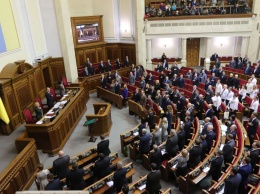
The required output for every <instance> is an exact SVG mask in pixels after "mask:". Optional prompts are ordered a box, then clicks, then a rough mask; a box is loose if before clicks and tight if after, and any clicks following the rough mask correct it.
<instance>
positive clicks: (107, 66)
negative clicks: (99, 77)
mask: <svg viewBox="0 0 260 194" xmlns="http://www.w3.org/2000/svg"><path fill="white" fill-rule="evenodd" d="M106 71H112V64H111V63H110V64H108V63H107V65H106Z"/></svg>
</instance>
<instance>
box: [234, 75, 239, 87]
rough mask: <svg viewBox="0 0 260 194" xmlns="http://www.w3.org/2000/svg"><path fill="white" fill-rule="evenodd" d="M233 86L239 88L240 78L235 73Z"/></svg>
mask: <svg viewBox="0 0 260 194" xmlns="http://www.w3.org/2000/svg"><path fill="white" fill-rule="evenodd" d="M233 87H234V88H235V89H237V90H238V89H239V79H238V75H237V74H236V75H235V78H234V79H233Z"/></svg>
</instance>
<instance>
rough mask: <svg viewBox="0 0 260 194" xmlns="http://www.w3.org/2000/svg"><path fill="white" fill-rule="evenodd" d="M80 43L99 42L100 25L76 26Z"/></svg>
mask: <svg viewBox="0 0 260 194" xmlns="http://www.w3.org/2000/svg"><path fill="white" fill-rule="evenodd" d="M76 30H77V35H78V43H86V42H92V41H99V31H98V30H99V29H98V23H92V24H80V25H76Z"/></svg>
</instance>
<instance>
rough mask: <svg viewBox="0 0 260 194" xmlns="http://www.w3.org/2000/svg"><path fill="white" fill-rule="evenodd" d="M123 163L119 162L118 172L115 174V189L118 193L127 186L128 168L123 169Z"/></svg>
mask: <svg viewBox="0 0 260 194" xmlns="http://www.w3.org/2000/svg"><path fill="white" fill-rule="evenodd" d="M123 166H124V165H123V163H122V162H121V161H119V162H118V163H117V170H116V171H115V173H114V188H115V190H116V192H117V193H119V192H120V191H121V190H122V187H123V185H124V184H126V168H123Z"/></svg>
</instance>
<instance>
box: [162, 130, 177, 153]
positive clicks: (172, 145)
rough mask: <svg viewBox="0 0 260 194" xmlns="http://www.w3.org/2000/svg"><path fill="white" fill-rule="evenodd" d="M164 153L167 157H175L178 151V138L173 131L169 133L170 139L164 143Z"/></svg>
mask: <svg viewBox="0 0 260 194" xmlns="http://www.w3.org/2000/svg"><path fill="white" fill-rule="evenodd" d="M165 149H166V152H167V153H168V154H169V157H175V156H176V154H177V153H178V151H179V146H178V136H177V133H176V131H175V130H174V129H172V130H171V131H170V137H169V138H168V140H167V141H166V148H165Z"/></svg>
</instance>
